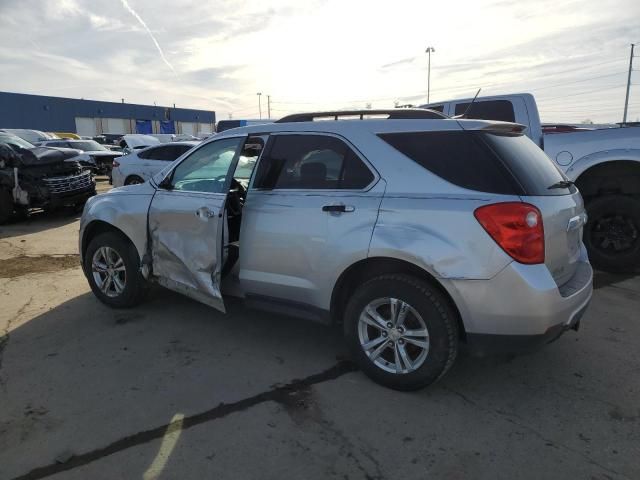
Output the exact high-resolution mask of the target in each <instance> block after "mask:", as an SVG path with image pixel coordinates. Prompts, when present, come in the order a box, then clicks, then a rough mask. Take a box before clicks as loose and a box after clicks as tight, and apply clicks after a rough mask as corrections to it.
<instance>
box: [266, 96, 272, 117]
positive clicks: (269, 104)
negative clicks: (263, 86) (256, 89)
mask: <svg viewBox="0 0 640 480" xmlns="http://www.w3.org/2000/svg"><path fill="white" fill-rule="evenodd" d="M267 118H271V95H267Z"/></svg>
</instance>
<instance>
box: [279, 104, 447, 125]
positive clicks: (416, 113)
mask: <svg viewBox="0 0 640 480" xmlns="http://www.w3.org/2000/svg"><path fill="white" fill-rule="evenodd" d="M370 115H388V117H387V118H386V120H408V119H418V118H422V119H442V118H448V117H447V116H446V115H444V114H443V113H440V112H437V111H435V110H428V109H426V108H391V109H387V110H339V111H334V112H311V113H294V114H293V115H287V116H286V117H282V118H281V119H280V120H276V121H275V123H291V122H312V121H313V120H314V119H316V118H331V117H333V119H334V120H338V119H339V117H355V116H359V117H360V120H363V119H364V117H367V116H370Z"/></svg>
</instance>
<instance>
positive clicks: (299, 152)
mask: <svg viewBox="0 0 640 480" xmlns="http://www.w3.org/2000/svg"><path fill="white" fill-rule="evenodd" d="M373 179H374V176H373V174H372V173H371V171H370V170H369V168H367V166H366V165H365V164H364V163H363V162H362V160H360V158H358V156H357V155H356V154H355V153H354V152H353V151H352V150H351V149H350V148H349V147H348V146H347V145H346V144H345V143H344V142H343V141H341V140H339V139H337V138H335V137H329V136H325V135H277V136H274V137H272V138H271V140H270V145H269V148H268V150H267V152H266V154H265V156H264V157H263V159H262V160H261V162H260V167H259V170H258V172H257V173H256V181H255V183H254V186H255V188H269V189H271V188H284V189H314V190H317V189H323V190H332V189H352V190H359V189H362V188H365V187H366V186H367V185H369V184H370V183H371V182H372V181H373Z"/></svg>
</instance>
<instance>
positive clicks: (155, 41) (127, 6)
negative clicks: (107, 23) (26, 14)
mask: <svg viewBox="0 0 640 480" xmlns="http://www.w3.org/2000/svg"><path fill="white" fill-rule="evenodd" d="M120 3H122V6H123V7H124V8H126V9H127V11H128V12H129V13H130V14H131V15H133V17H134V18H135V19H136V20H137V21H138V23H140V25H142V28H144V29H145V30H146V32H147V33H148V34H149V36H150V37H151V40H153V43H154V45H155V46H156V48H157V49H158V53H159V54H160V58H162V61H163V62H164V63H165V64H166V65H167V67H169V68H170V69H171V71H172V72H173V73H176V70H175V69H174V68H173V65H171V63H170V62H169V60H167V57H165V56H164V52H163V51H162V48H160V44H159V43H158V40H156V37H155V36H154V35H153V33H152V32H151V30H150V29H149V27H147V24H146V23H145V21H144V20H143V19H142V18H141V17H140V15H138V14H137V13H136V11H135V10H134V9H133V8H131V5H129V2H128V1H127V0H120Z"/></svg>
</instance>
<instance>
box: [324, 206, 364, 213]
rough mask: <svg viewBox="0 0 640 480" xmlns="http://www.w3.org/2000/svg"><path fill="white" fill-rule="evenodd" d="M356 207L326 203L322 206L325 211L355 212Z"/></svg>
mask: <svg viewBox="0 0 640 480" xmlns="http://www.w3.org/2000/svg"><path fill="white" fill-rule="evenodd" d="M355 209H356V208H355V207H354V206H352V205H324V206H323V207H322V211H323V212H339V213H347V212H353V211H354V210H355Z"/></svg>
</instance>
